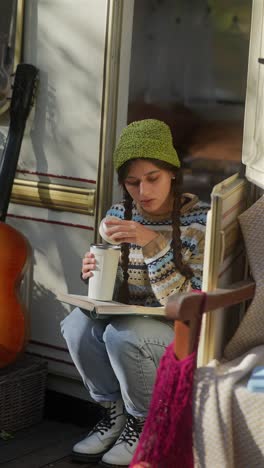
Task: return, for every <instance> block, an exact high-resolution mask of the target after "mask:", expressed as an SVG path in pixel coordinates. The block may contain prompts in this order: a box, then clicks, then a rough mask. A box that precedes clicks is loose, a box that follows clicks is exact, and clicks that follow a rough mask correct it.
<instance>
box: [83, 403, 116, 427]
mask: <svg viewBox="0 0 264 468" xmlns="http://www.w3.org/2000/svg"><path fill="white" fill-rule="evenodd" d="M117 416H118V415H117V414H116V404H115V403H113V404H112V405H111V406H110V408H106V409H105V415H104V417H103V418H102V419H100V421H98V423H97V424H96V425H95V426H94V428H93V429H92V430H91V432H90V434H93V433H94V432H100V434H102V435H104V433H105V432H107V431H109V429H111V427H112V426H113V425H114V424H115V421H116V418H117Z"/></svg>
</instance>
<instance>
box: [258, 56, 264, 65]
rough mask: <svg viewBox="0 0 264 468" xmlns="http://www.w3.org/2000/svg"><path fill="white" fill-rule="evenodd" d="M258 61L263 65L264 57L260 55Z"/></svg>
mask: <svg viewBox="0 0 264 468" xmlns="http://www.w3.org/2000/svg"><path fill="white" fill-rule="evenodd" d="M258 63H261V65H264V58H261V57H260V58H259V59H258Z"/></svg>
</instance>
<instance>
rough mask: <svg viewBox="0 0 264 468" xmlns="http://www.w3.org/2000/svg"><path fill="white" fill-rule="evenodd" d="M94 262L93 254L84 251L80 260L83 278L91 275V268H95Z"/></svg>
mask: <svg viewBox="0 0 264 468" xmlns="http://www.w3.org/2000/svg"><path fill="white" fill-rule="evenodd" d="M95 264H96V262H95V258H94V254H93V253H91V252H86V254H85V255H84V257H83V261H82V277H83V279H84V280H85V279H87V278H91V277H92V276H93V272H92V270H95Z"/></svg>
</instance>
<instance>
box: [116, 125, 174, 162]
mask: <svg viewBox="0 0 264 468" xmlns="http://www.w3.org/2000/svg"><path fill="white" fill-rule="evenodd" d="M137 158H153V159H159V160H160V161H165V162H167V163H169V164H172V165H173V166H175V167H180V161H179V158H178V155H177V152H176V150H175V148H174V146H173V142H172V135H171V131H170V128H169V127H168V125H167V124H165V123H164V122H161V121H160V120H156V119H146V120H138V121H136V122H132V123H131V124H129V125H128V126H127V127H125V128H124V129H123V131H122V133H121V136H120V140H119V142H118V145H117V147H116V149H115V151H114V157H113V159H114V166H115V168H116V170H117V169H119V168H120V167H121V166H123V164H124V163H125V162H127V161H130V160H131V159H137Z"/></svg>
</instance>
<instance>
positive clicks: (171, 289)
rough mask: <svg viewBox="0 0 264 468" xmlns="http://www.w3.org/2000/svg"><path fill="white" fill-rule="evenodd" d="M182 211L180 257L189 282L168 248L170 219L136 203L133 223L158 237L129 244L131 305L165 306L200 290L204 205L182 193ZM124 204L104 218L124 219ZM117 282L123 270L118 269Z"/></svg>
mask: <svg viewBox="0 0 264 468" xmlns="http://www.w3.org/2000/svg"><path fill="white" fill-rule="evenodd" d="M183 199H184V203H183V206H182V209H181V218H180V220H181V240H182V254H183V260H184V262H185V263H188V265H190V267H191V268H192V270H193V277H192V278H191V279H190V280H188V279H186V277H185V276H183V275H182V274H181V273H180V272H179V270H178V269H177V268H176V267H175V264H174V261H173V253H172V248H171V234H172V226H171V224H172V223H171V219H170V217H169V216H165V215H162V216H160V215H149V214H147V213H146V212H144V211H143V210H142V208H139V207H138V206H136V205H135V204H134V205H133V209H132V220H133V221H137V222H138V223H141V224H143V225H144V226H146V227H148V228H149V229H153V230H154V231H156V232H157V233H158V236H157V237H156V238H155V239H154V240H153V241H151V242H149V243H148V244H147V245H145V246H144V247H140V246H138V245H136V244H130V253H129V266H128V273H129V280H128V284H129V292H130V301H129V302H130V303H131V304H138V305H145V306H153V307H156V306H160V305H165V304H166V302H167V299H168V297H169V296H170V295H171V294H175V293H178V292H182V291H187V290H190V289H201V285H202V272H203V255H204V238H205V224H206V216H207V212H208V209H209V205H208V204H207V203H204V202H201V201H198V198H197V197H196V196H195V195H192V194H184V196H183ZM124 211H125V210H124V205H123V203H118V204H115V205H113V206H112V207H111V208H110V209H109V210H108V211H107V213H106V216H117V217H118V218H120V219H124ZM118 278H119V281H120V280H121V278H122V270H121V268H119V273H118Z"/></svg>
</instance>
